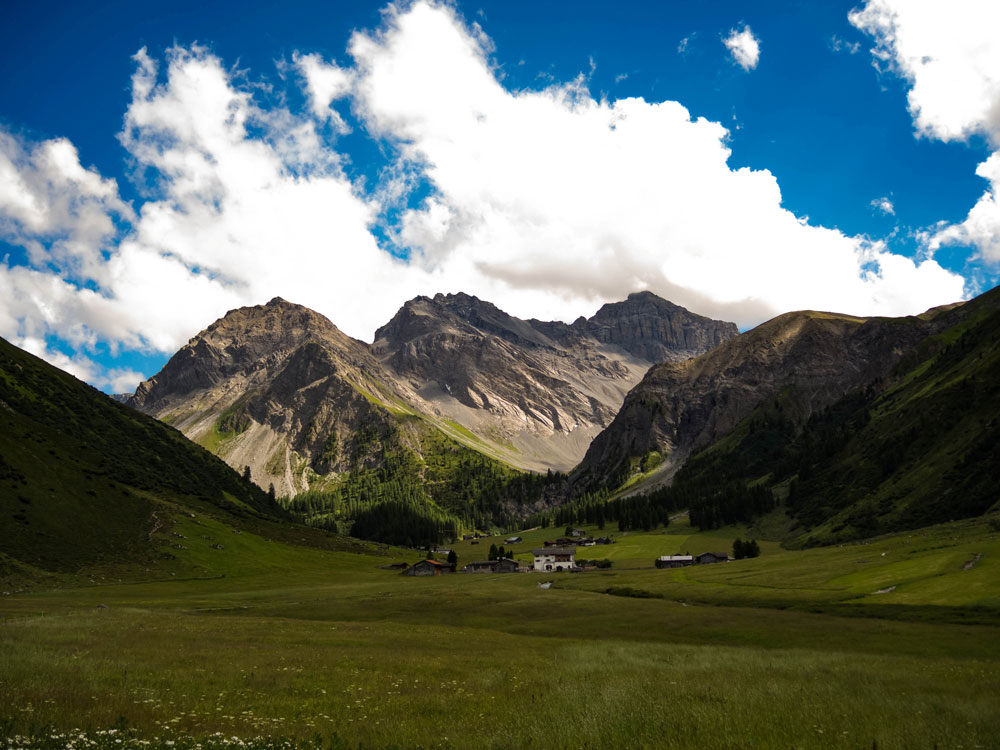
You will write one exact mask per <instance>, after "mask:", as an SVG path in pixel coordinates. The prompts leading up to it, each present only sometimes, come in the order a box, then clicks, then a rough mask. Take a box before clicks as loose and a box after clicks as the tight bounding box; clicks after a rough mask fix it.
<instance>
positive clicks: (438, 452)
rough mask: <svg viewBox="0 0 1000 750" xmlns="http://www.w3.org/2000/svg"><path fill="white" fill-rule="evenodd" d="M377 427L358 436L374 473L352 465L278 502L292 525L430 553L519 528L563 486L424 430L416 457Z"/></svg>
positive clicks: (558, 478) (389, 430) (393, 432)
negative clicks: (528, 509)
mask: <svg viewBox="0 0 1000 750" xmlns="http://www.w3.org/2000/svg"><path fill="white" fill-rule="evenodd" d="M380 427H381V429H380V430H378V431H377V432H376V431H375V430H374V429H373V430H369V431H368V432H365V431H361V432H360V433H359V434H361V436H362V437H361V438H359V439H361V440H362V442H364V445H365V450H367V448H368V447H371V446H370V445H369V443H370V442H372V441H377V443H378V448H379V451H380V463H379V465H378V466H377V467H365V466H364V465H363V464H364V462H363V461H360V460H359V461H358V462H356V463H355V465H354V468H353V469H352V470H351V471H349V472H347V473H346V474H344V475H342V476H340V477H339V478H337V479H336V480H335V481H333V482H331V483H329V484H328V485H326V486H325V487H323V488H322V489H319V490H310V491H307V492H303V493H300V494H299V495H296V496H295V497H294V498H291V499H287V500H285V506H286V508H287V509H288V510H289V511H290V512H291V513H292V514H293V516H294V517H295V518H296V519H298V520H300V521H302V522H304V523H307V524H309V525H313V526H319V527H322V528H328V529H339V530H340V531H343V532H345V533H349V534H351V535H352V536H356V537H358V538H361V539H370V540H373V541H379V542H385V543H387V544H400V545H416V546H432V545H437V544H440V543H442V542H444V541H447V540H449V539H454V538H456V537H457V536H458V534H459V531H460V530H461V529H472V528H481V529H497V528H499V529H503V530H511V529H514V528H519V527H520V526H521V525H522V522H523V521H522V519H523V516H522V515H521V513H519V512H518V511H519V509H520V508H522V507H524V506H525V505H528V504H531V503H534V502H537V501H539V500H541V499H542V498H543V496H544V495H545V493H546V492H547V491H548V490H549V488H552V487H553V486H556V485H560V484H563V483H565V481H566V478H565V476H564V475H562V474H559V473H553V472H549V473H547V474H544V475H543V474H529V473H524V472H520V471H516V470H515V469H512V468H510V467H509V466H506V465H505V464H502V463H500V462H499V461H496V460H494V459H491V458H489V457H487V456H485V455H483V454H481V453H479V452H478V451H474V450H471V449H469V448H466V447H465V446H462V445H459V444H458V443H455V442H454V441H451V440H449V439H448V438H446V437H444V436H442V435H440V433H437V432H436V431H431V430H426V431H424V432H423V433H422V434H421V436H420V441H421V444H420V452H419V454H418V453H417V452H415V451H414V450H412V449H411V448H410V447H409V446H408V445H406V444H404V442H403V440H402V439H401V438H400V434H399V430H398V428H396V427H395V426H391V427H386V425H381V426H380ZM355 448H356V447H355ZM352 450H353V452H354V453H357V454H358V455H359V456H360V455H361V454H363V453H365V450H361V449H352Z"/></svg>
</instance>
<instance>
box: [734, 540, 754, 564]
mask: <svg viewBox="0 0 1000 750" xmlns="http://www.w3.org/2000/svg"><path fill="white" fill-rule="evenodd" d="M759 556H760V545H759V544H757V540H756V539H748V540H746V541H743V540H742V539H736V540H734V541H733V558H735V559H736V560H745V559H746V558H748V557H759Z"/></svg>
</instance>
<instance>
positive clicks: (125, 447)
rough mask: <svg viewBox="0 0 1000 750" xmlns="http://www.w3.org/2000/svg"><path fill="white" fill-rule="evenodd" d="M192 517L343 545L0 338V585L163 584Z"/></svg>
mask: <svg viewBox="0 0 1000 750" xmlns="http://www.w3.org/2000/svg"><path fill="white" fill-rule="evenodd" d="M192 514H197V515H198V516H200V517H201V516H205V515H208V516H211V517H212V518H214V519H216V521H218V522H221V523H222V524H224V525H225V526H226V527H228V528H232V529H235V530H241V529H245V530H252V531H256V532H257V533H259V534H263V535H264V536H266V537H268V538H273V539H283V538H292V537H294V538H295V540H296V541H300V540H301V542H305V543H308V544H314V545H318V546H321V547H322V546H337V545H338V544H339V542H337V540H336V539H335V538H333V537H331V536H330V535H327V534H324V533H322V532H318V531H313V530H311V529H304V528H302V527H300V526H298V525H296V524H292V523H291V522H290V517H289V515H288V514H287V512H285V511H284V510H283V509H281V508H280V507H279V506H278V505H276V504H275V503H274V501H273V500H272V499H271V498H269V497H268V495H267V493H265V492H263V491H261V490H260V488H258V487H257V486H256V485H254V484H252V483H251V482H248V481H246V480H244V479H243V478H242V477H241V476H240V475H239V474H237V473H236V472H234V471H233V470H232V469H231V468H229V467H228V466H227V465H226V464H225V463H223V462H222V461H221V460H219V459H218V458H216V457H215V456H213V455H211V454H210V453H209V452H208V451H206V450H205V449H203V448H201V447H200V446H197V445H195V444H194V443H192V442H190V441H189V440H188V439H187V438H185V437H184V436H183V435H182V434H181V433H180V432H178V431H177V430H175V429H173V428H171V427H168V426H166V425H164V424H162V423H160V422H158V421H157V420H155V419H153V418H151V417H148V416H146V415H144V414H141V413H139V412H137V411H135V410H134V409H130V408H128V407H126V406H123V405H122V404H119V403H117V402H115V401H114V400H112V399H110V398H108V397H107V396H105V395H104V394H102V393H100V392H98V391H96V390H94V389H93V388H91V387H90V386H87V385H85V384H83V383H81V382H80V381H78V380H76V379H75V378H73V377H72V376H70V375H68V374H66V373H64V372H62V371H61V370H58V369H56V368H54V367H52V366H50V365H48V364H46V363H45V362H42V361H41V360H40V359H38V358H37V357H34V356H32V355H30V354H28V353H26V352H24V351H22V350H20V349H18V348H17V347H14V346H12V345H11V344H9V343H8V342H6V341H3V340H2V339H0V578H3V579H9V580H30V579H33V578H34V579H37V578H40V577H46V576H50V575H55V576H62V575H67V574H69V575H74V574H87V575H89V574H91V573H93V572H95V571H111V570H118V571H121V570H125V569H128V570H129V571H130V574H136V575H140V574H141V575H143V576H146V577H148V576H149V575H156V573H157V570H159V569H160V568H161V566H162V565H163V564H165V563H167V562H169V561H170V560H171V559H172V557H171V555H170V554H169V552H168V551H165V550H169V545H168V544H166V543H165V541H166V540H167V539H169V536H168V533H169V531H170V529H171V528H172V526H173V524H174V522H175V519H176V518H179V517H186V518H190V517H191V516H192ZM177 544H179V542H178V543H177ZM181 546H183V545H181Z"/></svg>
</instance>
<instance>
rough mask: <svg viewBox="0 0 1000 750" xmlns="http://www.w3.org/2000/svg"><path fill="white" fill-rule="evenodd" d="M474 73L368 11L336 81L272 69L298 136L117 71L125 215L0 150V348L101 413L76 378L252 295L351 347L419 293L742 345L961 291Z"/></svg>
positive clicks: (760, 177)
mask: <svg viewBox="0 0 1000 750" xmlns="http://www.w3.org/2000/svg"><path fill="white" fill-rule="evenodd" d="M744 31H746V32H747V33H749V30H748V29H745V30H744ZM491 49H492V47H491V42H490V40H489V39H488V38H487V37H486V36H485V34H484V33H483V31H482V30H481V29H480V28H479V27H478V26H475V25H473V26H468V25H466V24H465V23H464V22H463V21H462V19H461V18H460V17H459V16H458V15H457V12H456V11H455V10H454V9H453V8H452V7H450V6H447V5H438V4H434V3H430V2H420V1H418V2H415V3H413V4H412V5H409V6H407V7H405V9H400V8H390V9H389V10H388V11H387V13H386V14H385V20H384V24H383V27H382V28H381V29H379V30H377V31H375V32H370V33H363V32H359V33H356V34H355V35H354V36H353V37H352V39H351V42H350V45H349V49H348V52H349V55H350V57H351V59H352V61H351V63H350V64H349V65H345V66H344V67H340V66H338V65H336V64H335V63H332V62H328V61H325V60H324V59H322V58H320V57H319V56H316V55H308V54H299V53H296V54H295V55H294V56H293V62H294V65H295V67H296V71H297V73H298V75H294V76H289V77H287V80H288V81H289V82H290V84H289V85H301V86H302V87H303V93H304V94H305V95H306V97H307V98H306V105H305V107H304V110H303V111H301V112H297V111H293V110H291V109H289V108H288V106H287V105H284V104H279V105H273V104H268V105H265V104H263V103H262V102H261V101H260V96H259V95H258V94H257V93H256V92H257V91H258V89H255V88H254V87H252V86H251V85H249V84H247V83H246V82H245V81H243V80H242V78H241V77H236V76H235V74H233V73H232V72H231V69H230V68H228V67H227V66H226V65H224V64H223V61H221V60H220V59H218V58H217V57H216V56H214V55H213V54H211V53H209V52H208V51H206V50H205V49H201V48H198V47H193V48H187V49H185V48H177V49H174V50H171V51H170V52H169V53H168V54H167V55H166V59H165V60H156V59H153V58H152V57H150V56H149V55H148V54H147V53H146V52H145V51H140V52H139V53H138V54H137V55H136V56H135V66H136V68H135V74H134V76H133V80H132V97H131V102H130V104H129V106H128V108H127V110H126V112H125V117H124V126H123V130H122V132H121V134H120V140H121V143H122V144H123V146H124V147H125V148H126V149H127V151H128V153H129V157H130V163H131V166H132V167H133V169H134V174H135V175H136V179H137V180H139V179H141V180H142V185H141V186H142V190H143V196H144V197H143V199H142V201H141V202H139V205H137V206H134V207H133V206H129V205H127V204H125V203H124V202H123V201H122V200H121V199H120V197H119V194H118V189H117V185H115V183H114V182H113V181H111V180H108V179H105V178H103V177H102V176H100V175H99V174H98V173H97V172H96V171H94V170H93V169H86V168H84V167H83V166H81V164H80V160H79V157H78V155H77V153H76V150H75V149H74V148H73V147H72V144H70V143H69V142H68V141H65V140H62V139H56V140H53V141H43V142H42V143H31V142H29V141H27V140H25V139H23V138H20V137H17V136H15V135H12V134H9V133H2V134H0V231H2V232H3V235H2V236H3V239H5V240H6V241H8V242H10V243H12V244H18V245H22V246H24V247H26V248H27V249H28V251H29V257H28V261H27V262H26V263H21V264H19V265H18V264H12V262H11V261H9V260H5V261H4V263H3V264H0V335H3V336H5V337H7V338H9V339H12V340H13V341H14V342H15V343H20V344H21V345H24V346H26V347H28V348H30V349H31V350H32V351H36V352H38V353H40V354H42V355H44V356H46V357H47V358H49V359H50V361H54V362H57V363H58V364H59V365H60V366H63V367H66V368H68V369H71V371H73V372H75V373H78V374H80V376H81V377H85V378H86V379H88V380H90V382H93V383H96V384H101V385H103V386H106V387H108V388H111V389H113V390H122V389H124V388H125V387H126V386H127V385H128V384H130V383H133V382H134V380H135V379H136V378H137V376H138V374H137V373H134V372H131V371H129V370H128V369H127V368H114V369H112V370H110V371H105V370H104V369H103V368H101V367H100V366H99V365H97V364H95V359H99V357H98V353H99V352H100V351H101V350H102V347H104V348H110V349H111V350H112V351H114V350H115V349H116V348H127V349H138V350H143V351H158V352H165V353H169V352H172V351H174V350H175V349H177V348H178V347H179V346H180V345H182V344H183V343H184V342H185V341H186V340H187V339H188V338H189V337H190V336H192V335H193V334H194V333H196V332H197V331H198V330H200V329H201V328H203V327H205V326H206V325H207V324H208V323H210V322H211V321H212V320H214V319H215V318H217V317H218V316H220V315H222V314H223V313H225V312H226V311H227V310H229V309H231V308H233V307H237V306H240V305H245V304H259V303H262V302H265V301H267V300H268V299H269V298H271V297H273V296H275V295H280V296H283V297H285V298H287V299H289V300H292V301H295V302H299V303H301V304H304V305H307V306H309V307H312V308H314V309H316V310H318V311H319V312H321V313H323V314H325V315H327V316H328V317H329V318H330V319H331V320H333V321H334V322H335V323H336V324H337V325H338V326H340V327H341V328H342V329H344V330H345V331H346V332H347V333H349V334H351V335H354V336H357V337H359V338H365V339H369V340H370V339H371V337H372V334H373V333H374V330H375V328H376V327H377V326H379V325H381V324H382V323H384V322H385V321H387V320H388V319H389V318H390V317H391V315H392V314H393V313H394V312H395V310H396V309H397V308H398V307H399V305H400V304H401V303H402V302H403V301H405V300H406V299H408V298H410V297H412V296H414V295H416V294H433V293H435V292H438V291H444V292H455V291H465V292H469V293H471V294H476V295H478V296H480V297H482V298H484V299H488V300H491V301H493V302H495V303H496V304H498V305H499V306H500V307H502V308H504V309H506V310H509V311H510V312H511V313H513V314H516V315H519V316H522V317H538V318H560V319H564V320H567V319H572V318H575V317H576V316H578V315H581V314H591V313H592V312H593V311H594V310H596V309H597V307H598V306H599V305H600V304H602V303H603V302H606V301H611V300H618V299H622V298H623V297H624V296H625V295H626V294H628V293H629V292H632V291H636V290H640V289H650V290H652V291H655V292H657V293H659V294H661V295H663V296H665V297H667V298H669V299H672V300H674V301H675V302H677V303H678V304H682V305H685V306H687V307H689V308H691V309H693V310H695V311H696V312H699V313H702V314H706V315H713V316H716V317H721V318H725V319H729V320H735V321H736V322H737V323H739V324H740V325H742V326H749V325H753V324H755V323H758V322H760V321H762V320H764V319H766V318H767V317H770V316H771V315H774V314H776V313H779V312H783V311H787V310H792V309H802V308H821V309H828V310H837V311H843V312H849V313H855V314H884V315H898V314H909V313H915V312H920V311H922V310H924V309H926V308H928V307H930V306H933V305H937V304H942V303H947V302H953V301H955V300H957V299H959V298H961V296H962V294H963V279H962V278H961V277H959V276H957V275H955V274H952V273H949V272H948V271H946V270H944V269H943V268H941V267H940V266H939V265H938V264H937V263H936V262H934V261H933V260H924V261H922V262H915V261H914V260H912V259H910V258H906V257H903V256H900V255H896V254H893V253H891V252H889V251H888V249H887V248H886V247H885V246H884V245H883V244H881V243H878V242H872V241H869V240H866V239H864V238H858V237H849V236H846V235H844V234H843V233H842V232H840V231H838V230H835V229H828V228H824V227H819V226H814V225H811V224H810V223H809V222H808V221H807V220H806V219H804V218H802V217H798V216H796V215H794V214H793V213H791V212H790V211H788V210H786V209H785V208H783V207H782V201H781V191H780V188H779V186H778V183H777V180H776V179H775V177H774V176H773V175H772V174H771V173H770V172H768V171H766V170H751V169H748V168H740V167H735V166H731V165H730V164H729V160H730V151H729V148H728V146H727V140H728V135H729V134H728V132H727V130H726V128H725V127H723V126H722V125H720V124H719V123H716V122H711V121H709V120H706V119H704V118H700V117H696V116H692V114H691V113H690V112H689V111H688V110H687V109H686V108H685V107H683V106H682V105H681V104H679V103H677V102H672V101H663V102H648V101H645V100H644V99H641V98H628V99H620V100H617V101H607V100H605V99H595V98H594V97H593V96H592V95H591V94H590V92H589V90H588V88H587V80H586V78H585V77H583V76H581V77H579V78H577V79H575V80H572V81H569V82H565V83H555V84H553V85H551V86H550V87H549V88H546V89H544V90H534V91H532V90H524V91H510V90H508V89H507V88H505V86H504V85H503V83H502V81H501V79H500V78H499V77H498V75H499V73H498V72H497V71H498V68H497V67H496V66H495V65H494V64H493V62H492V61H491V59H490V54H491ZM756 49H757V50H758V51H759V47H757V48H756ZM278 100H279V101H283V100H282V99H281V98H280V97H278ZM341 101H343V103H344V104H343V106H344V109H343V110H342V112H347V111H348V110H347V109H346V106H347V105H348V104H349V105H350V108H351V109H350V111H351V112H353V113H354V115H355V116H356V117H357V118H360V120H361V121H362V123H363V125H364V128H358V129H357V131H358V132H356V133H355V135H354V136H352V137H362V135H363V136H364V137H369V138H373V139H376V141H377V145H378V146H379V148H380V149H381V150H382V151H383V152H384V153H386V154H389V163H388V164H386V165H382V167H383V168H381V169H379V170H377V171H378V172H379V178H378V179H377V180H373V181H372V183H371V184H365V183H363V182H361V181H358V182H355V181H352V179H351V178H350V177H348V176H347V174H346V173H345V172H344V170H343V164H344V163H345V159H346V157H345V156H344V155H343V154H341V153H339V152H338V151H337V148H338V146H337V143H338V141H336V140H335V139H337V138H339V135H340V133H342V132H344V130H345V129H346V127H347V125H346V123H345V122H344V120H343V118H342V117H341V116H340V115H338V114H337V112H336V111H335V110H334V109H332V106H333V105H335V104H337V103H338V102H341ZM362 131H363V132H362ZM418 189H419V190H420V193H419V195H426V197H424V198H422V199H421V200H417V198H416V197H415V196H416V195H418V193H416V192H415V191H416V190H418ZM376 229H378V230H379V232H378V233H380V234H382V235H385V234H388V236H389V239H390V240H391V241H392V242H393V243H395V249H396V250H397V254H401V255H404V256H407V257H408V260H407V261H405V262H404V261H401V260H399V259H398V258H396V257H394V255H392V254H390V253H389V252H388V251H387V250H386V249H385V248H383V247H380V245H379V241H377V240H376V234H377V232H376ZM52 337H56V338H58V339H59V340H60V341H61V342H63V343H64V344H66V346H59V347H57V348H53V347H50V346H48V345H47V344H46V341H51V339H52ZM66 348H69V349H72V351H73V352H75V353H74V354H72V355H67V354H64V353H63V351H62V350H63V349H66ZM146 374H147V375H149V374H152V373H146Z"/></svg>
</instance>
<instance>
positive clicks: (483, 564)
mask: <svg viewBox="0 0 1000 750" xmlns="http://www.w3.org/2000/svg"><path fill="white" fill-rule="evenodd" d="M488 536H489V535H487V534H482V533H476V534H466V535H464V536H463V538H462V541H471V542H472V544H479V542H480V540H481V539H486V538H488ZM523 541H524V540H523V538H522V537H520V536H516V535H515V536H510V537H507V538H505V539H504V540H503V543H504V544H506V545H514V544H521V543H522V542H523ZM614 543H615V540H614V538H612V537H609V536H602V537H589V536H587V534H586V532H585V531H584V530H583V529H571V528H567V529H566V536H562V537H559V538H557V539H554V540H551V541H545V542H543V543H542V546H541V547H534V548H532V549H531V556H532V558H533V559H532V562H531V563H530V564H529V563H528V562H527V561H526V560H525V561H519V560H515V559H514V558H513V556H512V555H513V554H514V552H513V550H512V549H511V550H509V551H508V550H506V549H505V548H504V547H502V546H501V547H497V546H496V544H493V545H491V547H490V552H489V558H488V559H486V560H474V561H472V562H469V563H467V564H466V565H464V566H462V567H459V565H458V558H457V555H456V554H455V552H454V550H452V549H450V548H447V547H432V548H430V549H428V550H427V554H428V556H427V558H425V559H423V560H420V561H418V562H416V563H414V564H413V565H410V564H408V563H405V562H398V563H393V564H391V565H386V566H384V567H385V568H386V569H387V570H399V571H401V572H402V575H406V576H438V575H444V574H448V573H580V572H584V571H587V570H597V569H600V568H610V567H611V561H610V560H608V559H583V558H581V559H577V548H578V547H597V546H599V545H608V544H614ZM435 555H438V556H443V557H445V558H446V559H445V561H444V562H442V561H440V560H437V559H435V557H434V556H435ZM732 559H733V558H732V557H730V556H729V555H728V554H727V553H725V552H703V553H701V554H699V555H686V554H685V555H661V556H659V557H657V558H656V559H655V560H653V566H654V567H656V568H683V567H687V566H689V565H709V564H713V563H720V562H729V561H731V560H732Z"/></svg>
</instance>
